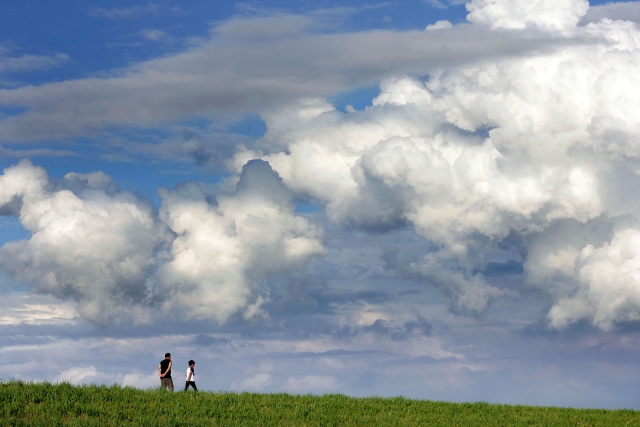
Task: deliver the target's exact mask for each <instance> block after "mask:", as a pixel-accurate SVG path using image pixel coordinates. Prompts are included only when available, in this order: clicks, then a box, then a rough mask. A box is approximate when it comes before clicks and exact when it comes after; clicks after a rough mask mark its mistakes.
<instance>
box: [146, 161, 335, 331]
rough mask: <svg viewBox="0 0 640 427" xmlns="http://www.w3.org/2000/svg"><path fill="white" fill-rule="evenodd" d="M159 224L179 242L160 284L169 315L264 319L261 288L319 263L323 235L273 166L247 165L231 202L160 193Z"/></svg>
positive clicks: (195, 189)
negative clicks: (308, 264)
mask: <svg viewBox="0 0 640 427" xmlns="http://www.w3.org/2000/svg"><path fill="white" fill-rule="evenodd" d="M159 194H160V196H161V197H162V208H161V212H160V217H161V218H162V220H163V221H165V223H166V224H167V225H168V226H169V227H170V228H171V230H173V231H174V232H175V233H176V234H177V237H176V239H175V240H174V242H173V245H172V249H171V260H170V261H169V262H168V263H166V264H165V265H163V266H162V267H161V268H160V270H159V271H158V273H157V275H156V277H157V280H158V283H159V286H158V290H157V292H158V294H159V295H160V296H162V297H163V298H166V299H165V301H164V305H165V307H166V308H167V309H172V308H176V307H177V308H180V309H183V310H185V311H186V313H188V316H191V317H194V318H214V319H216V320H218V321H220V322H224V321H225V320H227V319H228V318H229V317H230V316H231V315H232V314H234V313H236V312H237V311H238V310H241V309H242V310H243V313H244V316H245V317H248V318H250V317H254V316H257V315H260V314H261V313H262V312H261V310H260V305H261V304H262V303H263V302H264V297H262V296H261V295H259V294H258V295H255V294H256V292H257V291H258V289H257V288H258V286H259V284H260V283H261V281H263V280H265V279H267V278H269V277H271V276H273V275H276V274H279V273H282V272H286V271H294V270H299V269H300V268H302V267H303V266H304V265H305V263H306V262H307V261H308V260H309V259H310V258H311V257H313V256H315V255H322V254H324V252H325V248H324V246H323V244H322V230H321V229H320V228H318V227H317V226H315V225H314V224H312V223H310V222H309V221H308V220H306V219H305V218H303V217H302V216H299V215H296V214H295V213H294V210H295V206H294V204H293V201H292V195H291V193H290V192H289V190H287V189H286V187H285V186H284V184H283V183H282V180H281V178H280V177H279V176H278V175H277V174H276V173H275V172H274V171H273V170H272V169H271V167H270V166H269V164H268V163H266V162H264V161H262V160H254V161H251V162H249V163H247V164H246V165H245V166H244V168H243V171H242V174H241V175H240V179H239V181H238V183H237V185H236V190H235V192H233V193H232V194H221V195H219V196H218V197H217V201H216V202H217V203H216V204H215V205H213V204H211V203H210V202H209V201H208V200H207V197H206V195H205V193H204V192H203V191H202V188H201V187H200V186H199V185H198V184H196V183H188V184H185V185H183V186H179V187H177V188H175V189H173V190H167V189H161V191H160V192H159Z"/></svg>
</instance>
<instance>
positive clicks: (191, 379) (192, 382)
mask: <svg viewBox="0 0 640 427" xmlns="http://www.w3.org/2000/svg"><path fill="white" fill-rule="evenodd" d="M194 366H196V362H194V361H193V360H189V367H188V368H187V372H186V374H185V375H186V377H187V383H186V384H185V385H184V391H187V389H188V388H189V386H191V387H193V389H194V390H195V391H198V387H196V372H195V370H194V369H193V367H194Z"/></svg>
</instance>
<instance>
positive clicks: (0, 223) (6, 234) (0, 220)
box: [0, 216, 31, 247]
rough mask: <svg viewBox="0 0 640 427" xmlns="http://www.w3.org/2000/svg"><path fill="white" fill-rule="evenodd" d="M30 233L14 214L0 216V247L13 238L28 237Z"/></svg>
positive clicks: (21, 238) (22, 238)
mask: <svg viewBox="0 0 640 427" xmlns="http://www.w3.org/2000/svg"><path fill="white" fill-rule="evenodd" d="M30 236H31V233H30V232H29V231H28V230H26V229H25V228H24V227H23V226H22V224H20V220H19V219H18V218H17V217H15V216H0V247H1V246H3V245H4V244H5V243H7V242H12V241H14V240H24V239H28V238H29V237H30Z"/></svg>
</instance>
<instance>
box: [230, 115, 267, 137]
mask: <svg viewBox="0 0 640 427" xmlns="http://www.w3.org/2000/svg"><path fill="white" fill-rule="evenodd" d="M266 131H267V125H266V124H265V122H264V121H263V120H262V119H261V118H260V116H257V115H254V114H251V115H247V116H245V117H244V118H243V119H242V120H240V121H239V122H237V123H234V124H233V125H231V126H230V127H229V129H228V132H230V133H235V134H238V135H244V136H247V137H249V138H252V139H258V138H260V137H262V136H263V135H264V134H265V132H266Z"/></svg>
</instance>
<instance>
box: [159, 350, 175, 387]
mask: <svg viewBox="0 0 640 427" xmlns="http://www.w3.org/2000/svg"><path fill="white" fill-rule="evenodd" d="M171 365H172V362H171V353H166V354H165V355H164V360H163V361H161V362H160V364H159V365H158V374H159V375H160V388H164V389H166V390H171V391H173V380H172V379H171Z"/></svg>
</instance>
